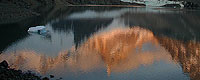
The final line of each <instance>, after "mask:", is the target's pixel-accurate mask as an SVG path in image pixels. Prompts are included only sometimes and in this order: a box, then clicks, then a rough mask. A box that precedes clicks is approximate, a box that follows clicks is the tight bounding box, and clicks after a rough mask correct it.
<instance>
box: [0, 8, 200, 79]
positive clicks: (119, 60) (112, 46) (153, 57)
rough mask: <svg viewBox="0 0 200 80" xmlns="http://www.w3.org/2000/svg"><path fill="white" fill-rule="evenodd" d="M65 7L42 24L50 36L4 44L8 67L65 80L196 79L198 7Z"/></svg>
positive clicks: (2, 56)
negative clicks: (191, 9)
mask: <svg viewBox="0 0 200 80" xmlns="http://www.w3.org/2000/svg"><path fill="white" fill-rule="evenodd" d="M71 11H72V12H71V13H68V14H67V13H66V14H65V15H66V16H64V17H62V18H58V19H55V20H52V21H49V22H48V23H47V24H46V25H45V26H46V27H47V30H49V32H50V33H49V35H50V37H49V36H45V35H38V34H34V33H33V34H28V36H27V37H25V38H23V39H21V40H19V41H17V42H15V43H13V44H12V45H10V46H9V47H8V48H6V49H4V50H3V53H2V54H1V55H0V60H1V61H2V60H4V59H5V60H7V61H8V62H9V64H10V65H11V67H12V68H16V69H21V70H24V71H27V70H31V71H34V72H36V73H38V74H41V75H44V76H48V75H50V74H52V75H55V77H56V78H59V77H62V78H63V79H70V80H82V79H84V80H93V79H96V80H102V79H103V80H113V79H114V80H122V79H126V80H127V79H128V80H129V79H136V80H190V79H193V80H198V78H199V67H200V66H199V64H198V62H199V59H200V58H199V53H200V45H199V41H198V40H199V39H200V37H199V35H198V33H199V32H198V29H199V27H198V26H199V23H198V21H200V18H199V16H200V15H199V14H196V13H199V12H198V11H194V13H193V12H190V11H185V10H177V9H166V8H164V9H162V8H117V9H108V10H107V9H106V8H104V9H103V10H102V9H99V8H98V9H95V8H81V10H79V8H74V7H73V8H71ZM188 16H190V17H188ZM174 17H175V18H177V20H173V19H174ZM170 19H172V20H170ZM173 23H174V24H173ZM183 23H184V24H183ZM182 26H184V28H182ZM172 27H173V28H172Z"/></svg>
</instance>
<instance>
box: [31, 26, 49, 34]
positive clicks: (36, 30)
mask: <svg viewBox="0 0 200 80" xmlns="http://www.w3.org/2000/svg"><path fill="white" fill-rule="evenodd" d="M45 31H46V27H45V26H36V27H30V28H29V29H28V32H33V33H41V32H45Z"/></svg>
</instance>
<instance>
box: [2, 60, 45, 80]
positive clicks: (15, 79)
mask: <svg viewBox="0 0 200 80" xmlns="http://www.w3.org/2000/svg"><path fill="white" fill-rule="evenodd" d="M0 78H1V80H42V79H41V77H40V76H36V75H35V74H34V73H31V72H26V73H24V72H22V71H21V70H15V69H12V68H9V66H8V63H7V62H6V61H2V62H1V63H0ZM46 80H48V79H46Z"/></svg>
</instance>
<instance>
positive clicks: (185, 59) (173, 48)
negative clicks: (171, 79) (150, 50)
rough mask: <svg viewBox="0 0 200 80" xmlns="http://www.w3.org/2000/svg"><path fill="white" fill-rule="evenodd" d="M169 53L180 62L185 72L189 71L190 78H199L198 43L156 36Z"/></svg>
mask: <svg viewBox="0 0 200 80" xmlns="http://www.w3.org/2000/svg"><path fill="white" fill-rule="evenodd" d="M158 39H159V42H160V44H161V45H163V46H164V47H165V48H166V49H167V50H168V51H169V52H170V54H171V56H172V59H173V60H175V61H176V62H178V63H180V65H181V66H182V68H183V71H184V72H185V73H189V75H190V78H191V79H192V80H198V79H200V64H199V62H200V43H199V42H194V41H188V42H183V41H180V40H172V39H169V38H167V37H161V38H158Z"/></svg>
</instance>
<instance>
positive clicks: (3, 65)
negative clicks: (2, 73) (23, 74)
mask: <svg viewBox="0 0 200 80" xmlns="http://www.w3.org/2000/svg"><path fill="white" fill-rule="evenodd" d="M0 67H2V68H8V63H7V61H5V60H4V61H2V62H1V63H0Z"/></svg>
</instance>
